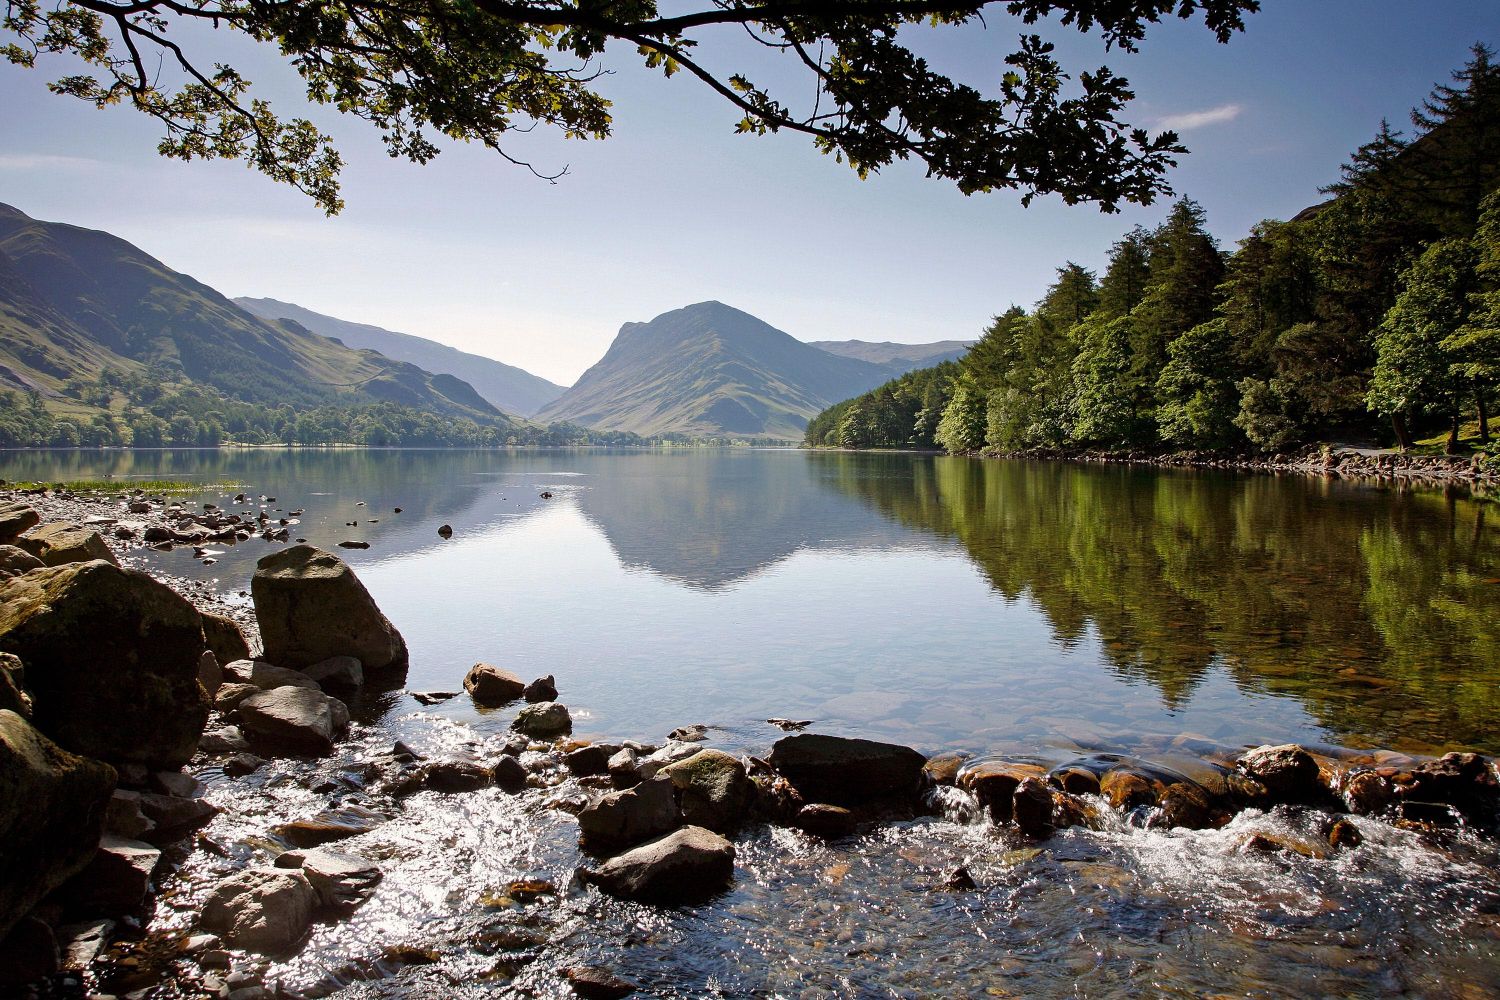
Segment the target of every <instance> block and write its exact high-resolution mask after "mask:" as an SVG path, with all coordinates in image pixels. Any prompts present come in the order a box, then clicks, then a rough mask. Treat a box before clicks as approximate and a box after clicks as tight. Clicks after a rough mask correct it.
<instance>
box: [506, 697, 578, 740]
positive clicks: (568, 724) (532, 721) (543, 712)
mask: <svg viewBox="0 0 1500 1000" xmlns="http://www.w3.org/2000/svg"><path fill="white" fill-rule="evenodd" d="M510 725H511V728H512V729H514V730H516V731H517V732H521V733H525V734H526V735H527V736H537V737H541V738H543V739H548V738H551V737H554V736H561V735H563V734H564V733H569V732H572V731H573V717H572V716H571V715H570V714H568V708H567V706H566V705H560V704H558V703H557V702H555V701H539V702H537V703H536V704H535V705H527V706H526V707H525V708H523V709H521V711H520V713H519V714H518V715H517V716H516V720H515V721H514V722H512V723H511V724H510Z"/></svg>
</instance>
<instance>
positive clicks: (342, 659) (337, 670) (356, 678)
mask: <svg viewBox="0 0 1500 1000" xmlns="http://www.w3.org/2000/svg"><path fill="white" fill-rule="evenodd" d="M302 673H303V674H305V675H306V676H307V677H308V678H310V679H311V680H313V681H315V682H317V685H318V686H319V687H320V688H322V689H323V690H325V691H342V692H346V693H348V692H354V691H358V690H359V689H360V688H362V687H364V683H365V668H364V667H362V666H360V663H359V661H358V660H356V659H355V658H354V657H352V656H332V657H329V658H328V659H326V660H321V661H319V662H317V663H314V664H313V665H312V666H310V667H308V668H307V669H306V670H303V671H302Z"/></svg>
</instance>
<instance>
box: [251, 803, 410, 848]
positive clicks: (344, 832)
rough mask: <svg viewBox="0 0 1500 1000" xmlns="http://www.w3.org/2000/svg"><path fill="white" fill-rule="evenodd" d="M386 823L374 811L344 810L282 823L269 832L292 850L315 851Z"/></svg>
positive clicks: (330, 811) (383, 818)
mask: <svg viewBox="0 0 1500 1000" xmlns="http://www.w3.org/2000/svg"><path fill="white" fill-rule="evenodd" d="M385 821H386V817H385V816H384V815H382V814H381V813H378V812H375V811H374V810H373V809H366V808H364V807H363V806H344V807H343V808H341V809H327V810H324V811H323V812H320V813H318V814H317V815H316V816H310V817H308V818H307V819H298V820H293V821H292V822H290V823H283V824H281V825H280V826H277V827H275V828H273V829H272V830H271V832H272V833H273V834H275V835H276V836H278V837H280V838H281V839H282V840H284V841H286V842H287V843H288V844H291V845H292V846H293V847H317V846H319V845H321V844H329V843H332V842H334V841H336V840H344V839H346V838H349V837H357V836H359V835H360V834H361V833H368V832H369V831H371V830H373V829H375V828H376V827H377V826H379V825H380V824H381V823H384V822H385Z"/></svg>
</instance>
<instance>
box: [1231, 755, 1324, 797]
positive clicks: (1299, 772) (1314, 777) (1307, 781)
mask: <svg viewBox="0 0 1500 1000" xmlns="http://www.w3.org/2000/svg"><path fill="white" fill-rule="evenodd" d="M1238 766H1239V769H1240V770H1241V771H1243V772H1244V774H1245V776H1246V777H1248V778H1250V779H1251V780H1253V781H1257V782H1259V783H1260V784H1262V785H1264V786H1265V788H1266V791H1267V792H1268V793H1269V794H1270V796H1271V798H1272V799H1273V800H1274V801H1276V802H1315V801H1318V800H1319V799H1322V798H1324V797H1326V796H1327V795H1328V787H1327V786H1326V785H1324V784H1323V782H1322V781H1321V780H1320V779H1319V774H1318V762H1317V760H1315V759H1314V758H1313V755H1312V754H1310V753H1308V752H1307V751H1306V750H1304V749H1303V748H1302V747H1299V746H1297V745H1296V744H1295V743H1285V744H1282V745H1281V746H1263V747H1256V748H1255V749H1254V750H1249V751H1246V752H1245V753H1244V754H1243V755H1242V756H1241V757H1240V759H1239V761H1238Z"/></svg>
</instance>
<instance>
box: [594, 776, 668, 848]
mask: <svg viewBox="0 0 1500 1000" xmlns="http://www.w3.org/2000/svg"><path fill="white" fill-rule="evenodd" d="M672 789H673V786H672V782H671V780H670V779H668V778H662V777H659V778H654V779H652V780H651V781H647V782H643V783H641V784H639V785H637V786H636V787H634V788H630V789H627V790H625V791H623V792H608V793H606V794H604V795H602V796H600V797H599V798H597V799H594V800H593V801H592V802H590V803H589V804H588V805H586V806H585V807H584V808H583V809H582V811H580V812H579V813H578V830H579V833H580V834H581V835H582V839H583V844H584V846H585V847H587V848H588V849H589V850H591V851H607V850H613V849H615V848H619V847H625V846H628V845H630V844H639V843H640V842H641V841H643V840H646V839H648V838H651V837H655V836H656V835H658V834H661V833H665V832H666V831H668V830H671V829H674V828H676V827H677V826H679V825H680V824H681V823H682V813H681V811H680V810H679V809H678V807H677V800H676V798H675V797H674V796H673V794H672Z"/></svg>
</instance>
